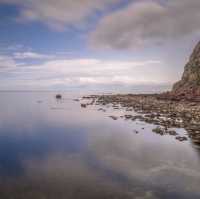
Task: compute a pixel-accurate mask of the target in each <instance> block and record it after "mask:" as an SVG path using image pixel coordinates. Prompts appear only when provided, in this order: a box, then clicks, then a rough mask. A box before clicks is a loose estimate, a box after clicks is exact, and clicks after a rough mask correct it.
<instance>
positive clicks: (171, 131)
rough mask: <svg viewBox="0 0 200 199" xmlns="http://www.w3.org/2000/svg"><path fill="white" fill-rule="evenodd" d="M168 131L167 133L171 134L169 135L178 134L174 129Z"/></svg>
mask: <svg viewBox="0 0 200 199" xmlns="http://www.w3.org/2000/svg"><path fill="white" fill-rule="evenodd" d="M166 132H167V134H169V135H177V132H176V131H174V130H167V131H166Z"/></svg>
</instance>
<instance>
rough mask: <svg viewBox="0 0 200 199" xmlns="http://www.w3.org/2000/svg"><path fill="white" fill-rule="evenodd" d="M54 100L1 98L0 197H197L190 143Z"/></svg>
mask: <svg viewBox="0 0 200 199" xmlns="http://www.w3.org/2000/svg"><path fill="white" fill-rule="evenodd" d="M55 94H56V93H53V92H1V93H0V198H3V199H7V198H9V199H10V198H13V199H15V198H17V199H18V198H20V199H25V198H26V199H29V198H30V199H32V198H34V199H35V198H37V199H46V198H48V199H51V198H52V199H64V198H65V199H66V198H67V199H79V198H80V199H82V198H83V199H85V198H86V199H90V198H91V199H94V198H95V199H98V198H101V199H102V198H103V199H104V198H110V199H112V198H114V199H117V198H125V199H126V198H128V199H129V198H132V199H133V198H137V199H141V198H145V199H147V198H148V199H149V198H150V199H151V198H152V199H157V198H162V199H163V198H164V199H165V198H166V199H168V198H169V199H172V198H181V199H182V198H183V199H184V198H191V199H195V198H200V189H199V185H200V152H199V149H198V148H197V146H195V145H194V144H193V143H192V141H190V140H189V141H187V142H179V141H177V140H176V139H175V138H174V137H173V136H168V135H167V136H160V135H156V134H154V133H152V131H151V130H152V128H155V126H154V125H150V124H145V123H144V122H139V121H135V122H133V121H124V119H119V120H117V121H114V120H112V119H111V118H109V116H110V115H123V114H125V113H126V112H125V110H114V109H113V108H112V107H107V109H106V110H107V111H106V112H102V111H98V109H99V107H98V106H90V107H87V108H86V109H85V108H81V107H80V103H79V102H77V101H74V100H73V99H75V98H78V97H80V96H79V95H76V94H71V93H62V94H63V99H62V100H56V99H55ZM135 130H137V131H139V133H135ZM177 131H178V132H179V133H180V134H186V132H185V131H184V129H178V130H177Z"/></svg>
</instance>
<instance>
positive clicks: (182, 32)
mask: <svg viewBox="0 0 200 199" xmlns="http://www.w3.org/2000/svg"><path fill="white" fill-rule="evenodd" d="M199 10H200V1H199V0H168V1H165V3H162V4H161V3H159V1H156V0H150V1H148V0H144V1H138V2H137V3H135V2H133V3H132V4H130V5H128V6H127V7H126V8H124V9H122V10H119V11H116V12H114V13H112V14H110V15H108V16H105V17H103V18H102V19H101V20H100V22H99V24H98V25H97V28H96V30H95V31H94V32H93V33H92V34H91V35H90V42H91V45H92V46H93V47H102V48H112V49H129V48H135V47H138V46H143V45H145V44H149V43H154V44H159V43H160V42H165V41H166V40H171V39H172V40H176V39H179V38H184V37H185V36H189V35H191V34H193V33H197V32H200V20H199V19H200V12H199Z"/></svg>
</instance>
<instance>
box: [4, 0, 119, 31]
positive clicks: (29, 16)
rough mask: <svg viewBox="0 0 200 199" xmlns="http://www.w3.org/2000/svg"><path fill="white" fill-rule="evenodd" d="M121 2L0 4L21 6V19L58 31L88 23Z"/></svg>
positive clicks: (15, 1)
mask: <svg viewBox="0 0 200 199" xmlns="http://www.w3.org/2000/svg"><path fill="white" fill-rule="evenodd" d="M119 1H121V0H57V1H55V0H34V1H24V0H0V3H2V2H3V3H8V4H17V5H20V6H21V12H20V18H21V19H23V20H28V21H36V20H37V21H41V22H44V23H45V24H47V25H49V26H50V27H53V28H55V29H58V30H60V29H61V30H62V29H63V28H64V26H65V25H73V26H74V25H78V24H80V23H81V22H83V21H84V22H85V21H87V19H88V18H89V17H91V16H92V15H93V14H95V12H96V11H104V10H105V9H106V8H107V7H109V6H110V5H113V4H115V3H118V2H119Z"/></svg>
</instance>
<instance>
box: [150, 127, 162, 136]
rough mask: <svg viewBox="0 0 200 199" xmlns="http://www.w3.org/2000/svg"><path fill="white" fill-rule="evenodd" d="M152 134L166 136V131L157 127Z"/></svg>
mask: <svg viewBox="0 0 200 199" xmlns="http://www.w3.org/2000/svg"><path fill="white" fill-rule="evenodd" d="M152 132H154V133H156V134H159V135H164V134H165V130H164V129H162V128H161V127H159V126H158V127H156V128H155V129H153V130H152Z"/></svg>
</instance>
